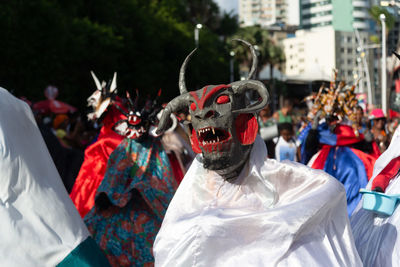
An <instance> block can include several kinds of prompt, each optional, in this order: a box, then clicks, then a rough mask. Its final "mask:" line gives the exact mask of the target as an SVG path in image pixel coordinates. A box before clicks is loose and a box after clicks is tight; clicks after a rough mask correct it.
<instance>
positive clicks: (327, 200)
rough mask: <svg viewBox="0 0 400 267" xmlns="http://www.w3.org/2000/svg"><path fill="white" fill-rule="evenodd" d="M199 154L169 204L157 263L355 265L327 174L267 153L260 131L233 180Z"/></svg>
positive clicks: (341, 206) (340, 204)
mask: <svg viewBox="0 0 400 267" xmlns="http://www.w3.org/2000/svg"><path fill="white" fill-rule="evenodd" d="M238 156H240V155H238ZM200 160H201V158H200V157H199V156H198V157H197V158H196V159H195V160H194V162H193V164H192V166H191V167H190V169H189V171H188V173H187V174H186V176H185V178H184V179H183V181H182V183H181V185H180V187H179V188H178V191H177V192H176V194H175V196H174V198H173V200H172V202H171V203H170V206H169V208H168V211H167V213H166V216H165V218H164V221H163V224H162V227H161V229H160V231H159V233H158V235H157V238H156V241H155V244H154V249H153V251H154V256H155V261H156V266H204V267H206V266H207V267H208V266H361V262H360V259H359V257H358V255H357V251H356V248H355V246H354V241H353V237H352V234H351V232H350V225H349V220H348V216H347V210H346V198H345V190H344V188H343V186H342V185H341V184H340V183H339V182H338V181H336V179H334V178H333V177H331V176H329V175H328V174H326V173H325V172H323V171H320V170H313V169H310V168H308V167H306V166H304V165H301V164H297V163H293V162H288V161H286V162H284V163H279V162H277V161H275V160H270V159H267V150H266V147H265V144H264V142H263V140H262V139H261V138H260V137H259V136H258V137H257V139H256V141H255V143H254V145H253V149H252V151H251V155H250V159H249V162H248V163H247V165H246V167H245V169H244V170H243V171H242V173H241V175H240V176H239V177H238V178H237V179H236V180H235V181H234V182H232V183H230V182H226V181H225V180H224V179H223V178H222V177H220V176H219V175H217V174H216V173H215V172H212V171H208V170H206V169H204V168H203V166H202V164H201V162H200Z"/></svg>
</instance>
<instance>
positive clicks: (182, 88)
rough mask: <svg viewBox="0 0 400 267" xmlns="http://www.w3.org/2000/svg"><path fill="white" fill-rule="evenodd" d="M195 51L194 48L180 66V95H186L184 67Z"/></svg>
mask: <svg viewBox="0 0 400 267" xmlns="http://www.w3.org/2000/svg"><path fill="white" fill-rule="evenodd" d="M196 50H197V48H195V49H194V50H193V51H192V52H190V54H189V55H188V56H187V57H186V58H185V61H183V64H182V66H181V70H180V72H179V92H180V93H181V95H182V94H184V93H187V89H186V82H185V72H186V65H187V63H188V62H189V60H190V58H191V57H192V55H193V53H194V52H195V51H196Z"/></svg>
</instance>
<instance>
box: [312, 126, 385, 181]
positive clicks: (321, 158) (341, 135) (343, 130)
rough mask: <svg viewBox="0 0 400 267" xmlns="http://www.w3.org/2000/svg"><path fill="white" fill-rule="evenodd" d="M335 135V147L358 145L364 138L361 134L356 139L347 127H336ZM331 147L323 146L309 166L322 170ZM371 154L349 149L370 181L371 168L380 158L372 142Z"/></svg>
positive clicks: (377, 149)
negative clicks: (357, 158) (362, 166)
mask: <svg viewBox="0 0 400 267" xmlns="http://www.w3.org/2000/svg"><path fill="white" fill-rule="evenodd" d="M335 134H336V137H337V141H336V145H337V146H348V145H351V144H355V143H358V142H360V141H362V140H364V136H363V135H362V134H361V135H360V136H359V137H357V136H356V135H355V133H354V130H353V128H352V127H350V126H348V125H338V126H337V127H336V128H335ZM331 147H332V146H329V145H323V146H322V148H321V151H320V153H319V155H318V156H317V158H316V159H315V161H314V162H313V165H312V166H311V167H312V168H313V169H321V170H322V169H324V166H325V162H326V159H327V157H328V154H329V151H330V149H331ZM372 148H373V150H372V152H371V153H370V154H366V153H364V152H362V151H360V150H358V149H351V150H352V151H353V153H354V154H356V155H357V156H358V157H359V158H360V159H361V161H362V162H363V164H364V167H365V170H366V172H367V176H368V179H371V176H372V171H373V167H374V164H375V161H376V159H377V158H378V157H379V156H380V151H379V147H378V146H377V145H376V143H375V142H372Z"/></svg>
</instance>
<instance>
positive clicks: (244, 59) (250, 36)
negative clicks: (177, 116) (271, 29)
mask: <svg viewBox="0 0 400 267" xmlns="http://www.w3.org/2000/svg"><path fill="white" fill-rule="evenodd" d="M234 38H239V39H243V40H246V41H248V42H250V43H251V44H253V45H254V46H255V48H256V50H257V51H258V66H257V72H256V79H257V80H258V79H259V78H260V72H261V70H262V69H263V68H264V67H265V66H266V65H268V64H269V65H270V86H271V93H272V95H275V94H276V90H275V81H274V79H273V77H274V72H273V71H274V67H276V66H278V65H279V64H283V63H284V62H285V54H284V52H283V49H282V48H281V47H280V46H277V45H276V44H275V43H274V41H273V40H272V39H271V37H270V35H269V33H268V31H267V30H265V29H263V28H261V27H260V26H250V27H243V28H240V29H239V31H238V32H237V34H236V35H235V36H234ZM234 52H235V54H236V55H237V58H238V60H239V61H240V62H241V65H242V68H245V67H247V66H250V64H251V62H250V61H251V54H250V52H249V50H248V49H247V48H246V47H244V46H235V48H234ZM243 66H245V67H243ZM272 99H273V102H274V99H275V98H274V97H273V98H272ZM275 105H276V103H273V108H275Z"/></svg>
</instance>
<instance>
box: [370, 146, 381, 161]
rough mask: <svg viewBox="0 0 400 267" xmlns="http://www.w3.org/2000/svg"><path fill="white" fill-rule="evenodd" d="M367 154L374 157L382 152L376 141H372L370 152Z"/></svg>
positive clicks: (377, 156)
mask: <svg viewBox="0 0 400 267" xmlns="http://www.w3.org/2000/svg"><path fill="white" fill-rule="evenodd" d="M369 154H370V155H371V156H373V157H374V158H376V159H377V158H379V156H380V155H381V154H382V153H381V150H380V149H379V146H378V144H377V143H376V142H372V152H371V153H369Z"/></svg>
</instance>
